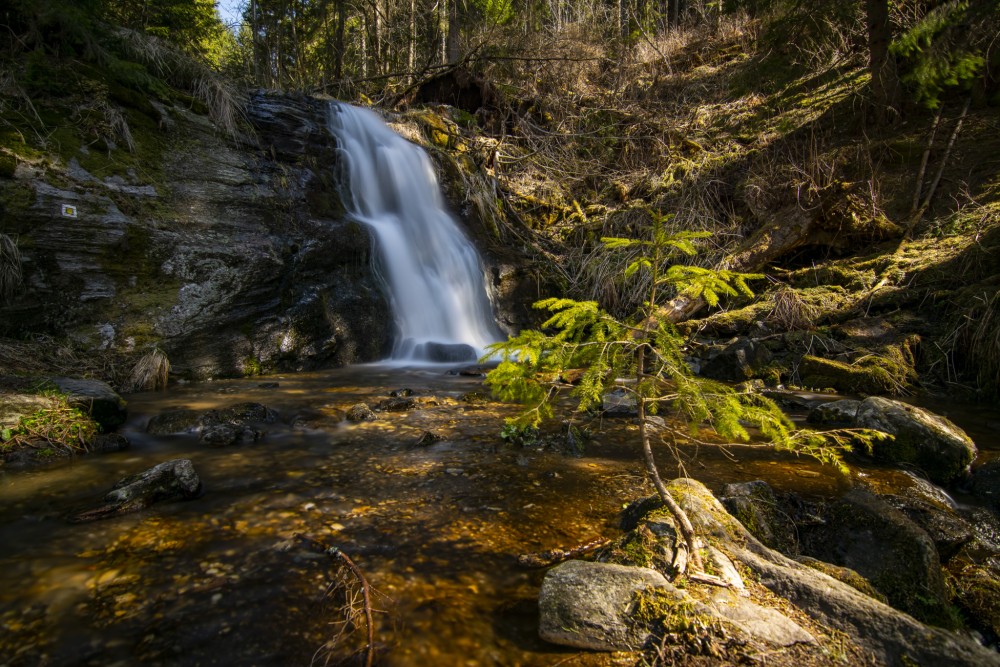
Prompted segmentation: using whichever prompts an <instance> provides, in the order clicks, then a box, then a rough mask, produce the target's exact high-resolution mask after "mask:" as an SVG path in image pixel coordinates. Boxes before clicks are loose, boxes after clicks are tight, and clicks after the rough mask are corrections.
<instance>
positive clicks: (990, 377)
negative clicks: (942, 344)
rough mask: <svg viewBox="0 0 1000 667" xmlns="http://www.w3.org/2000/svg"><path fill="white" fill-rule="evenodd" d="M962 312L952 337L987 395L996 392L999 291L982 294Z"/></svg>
mask: <svg viewBox="0 0 1000 667" xmlns="http://www.w3.org/2000/svg"><path fill="white" fill-rule="evenodd" d="M973 304H974V305H973V306H971V307H970V308H969V309H968V310H967V311H966V312H965V313H963V316H962V319H963V322H962V324H961V325H960V326H959V327H958V328H957V330H956V335H955V336H954V337H953V341H954V343H955V347H954V350H953V354H954V351H956V350H961V351H962V353H961V356H962V358H963V359H964V361H965V363H964V365H965V367H966V368H967V370H968V372H969V373H970V374H971V375H975V377H976V380H977V384H978V385H979V387H981V388H983V389H984V390H986V391H987V392H989V393H997V392H1000V291H992V292H990V291H984V292H983V293H982V294H981V295H979V296H977V297H975V298H974V299H973Z"/></svg>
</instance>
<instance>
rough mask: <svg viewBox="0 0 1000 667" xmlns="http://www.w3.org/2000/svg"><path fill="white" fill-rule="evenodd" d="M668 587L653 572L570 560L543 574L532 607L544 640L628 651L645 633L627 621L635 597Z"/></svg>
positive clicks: (642, 641)
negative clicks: (538, 615)
mask: <svg viewBox="0 0 1000 667" xmlns="http://www.w3.org/2000/svg"><path fill="white" fill-rule="evenodd" d="M649 588H662V589H664V590H666V589H668V588H670V589H672V588H673V587H672V586H670V584H669V583H668V582H667V580H666V578H664V576H663V575H662V574H660V573H659V572H657V571H656V570H651V569H649V568H641V567H628V566H624V565H611V564H607V563H589V562H585V561H579V560H573V561H569V562H566V563H563V564H562V565H559V566H557V567H554V568H552V569H551V570H549V572H548V574H547V575H546V576H545V581H544V582H543V583H542V590H541V593H540V594H539V599H538V606H539V609H540V611H541V621H540V627H539V635H540V636H541V638H542V639H544V640H545V641H549V642H552V643H554V644H562V645H565V646H575V647H577V648H584V649H592V650H597V651H617V650H634V649H638V648H640V647H641V646H642V645H643V643H645V641H646V639H648V638H649V631H648V630H643V629H641V628H637V627H635V625H634V624H632V623H631V622H630V615H631V611H632V606H633V602H634V599H635V596H636V594H637V593H639V592H642V591H645V590H647V589H649Z"/></svg>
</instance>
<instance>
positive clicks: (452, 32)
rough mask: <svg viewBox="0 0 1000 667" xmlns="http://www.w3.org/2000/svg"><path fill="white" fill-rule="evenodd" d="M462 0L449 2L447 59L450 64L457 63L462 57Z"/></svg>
mask: <svg viewBox="0 0 1000 667" xmlns="http://www.w3.org/2000/svg"><path fill="white" fill-rule="evenodd" d="M461 3H462V0H450V1H449V3H448V42H447V60H448V63H449V64H454V63H457V62H458V61H459V60H460V59H461V58H462V46H461V41H460V40H461V36H462V11H461Z"/></svg>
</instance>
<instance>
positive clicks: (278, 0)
mask: <svg viewBox="0 0 1000 667" xmlns="http://www.w3.org/2000/svg"><path fill="white" fill-rule="evenodd" d="M241 9H242V22H241V23H240V24H239V25H236V26H231V28H232V30H228V29H227V27H226V26H225V25H224V24H223V22H222V20H221V19H220V17H219V15H218V12H217V10H216V7H215V4H214V2H213V1H212V0H162V1H157V2H149V1H148V0H51V1H49V2H43V3H39V2H35V1H34V0H9V1H8V3H7V7H6V8H5V9H3V10H0V15H2V17H3V23H4V24H5V25H6V27H7V28H8V30H7V31H6V32H7V35H6V39H7V40H8V53H11V52H17V51H33V50H38V49H43V50H44V51H45V52H47V53H50V54H52V55H55V56H65V57H84V58H90V59H94V58H100V57H102V54H103V53H106V49H107V48H108V46H109V44H111V43H112V42H113V41H114V39H115V36H116V35H118V36H119V37H120V31H121V29H123V28H124V29H126V30H128V31H135V32H137V33H142V34H145V35H149V36H153V37H157V38H160V39H162V40H165V41H168V42H170V43H171V44H173V45H174V46H176V47H178V48H180V49H181V50H183V51H184V52H185V53H186V54H188V55H190V56H193V57H196V58H198V59H200V60H202V61H204V62H206V63H208V64H210V65H211V66H212V67H213V68H215V69H217V70H219V71H223V72H225V73H226V74H227V75H228V76H230V77H232V78H234V79H237V80H239V81H242V82H243V83H245V84H247V85H251V86H255V87H266V88H277V89H294V90H313V91H318V90H322V91H325V92H330V93H334V94H339V95H341V96H348V97H350V96H353V95H356V94H359V93H364V94H366V95H368V96H370V97H376V98H384V97H385V98H387V99H398V96H399V94H401V93H404V92H406V90H408V89H409V87H410V86H411V85H412V84H413V83H414V81H419V80H421V79H423V78H426V77H428V76H430V75H432V74H433V73H434V72H435V71H438V70H440V69H443V68H447V67H448V66H451V65H455V64H457V63H462V64H464V65H466V66H469V67H470V68H471V69H474V70H477V71H483V70H487V69H489V68H493V69H498V70H511V69H517V70H518V73H519V74H520V75H521V76H530V72H531V68H532V67H540V66H545V64H546V63H552V62H557V61H559V60H560V59H564V60H565V59H569V60H585V59H588V58H590V59H596V60H600V61H602V62H606V63H607V64H608V66H614V64H615V63H621V62H624V61H627V60H629V59H630V58H634V53H635V51H636V49H643V48H645V49H654V50H656V49H658V48H661V46H660V42H661V41H662V39H663V38H664V36H665V35H669V34H670V33H671V32H672V31H676V30H682V29H690V28H692V27H698V26H700V27H704V28H707V29H710V30H718V29H720V28H721V26H722V22H723V21H724V20H726V19H728V18H732V17H736V16H743V17H745V18H746V19H748V20H750V21H755V22H756V23H755V26H756V27H755V28H754V29H755V30H759V31H760V33H761V39H763V40H764V42H766V43H767V44H769V45H770V47H771V48H772V49H775V50H778V51H780V52H783V53H785V54H786V55H787V57H788V58H790V59H792V60H796V61H799V62H801V63H802V64H814V63H815V62H817V61H822V60H828V61H829V60H835V59H851V58H857V59H862V60H865V61H867V62H868V64H869V67H870V70H871V74H872V92H873V97H874V98H875V100H876V102H877V103H878V104H880V105H882V106H884V107H888V108H890V109H896V108H897V107H898V105H899V104H900V103H902V102H905V101H907V100H915V101H918V102H920V103H923V104H926V105H928V106H931V107H935V106H936V105H937V104H938V102H939V100H940V99H941V97H942V96H948V95H952V94H955V93H956V92H961V91H966V90H969V89H971V88H975V87H979V88H980V89H982V90H985V89H988V90H991V91H992V90H995V87H996V74H997V70H998V67H1000V56H998V55H997V49H996V48H995V45H993V44H992V42H993V40H994V39H995V36H996V34H997V33H998V32H1000V3H998V2H997V0H979V1H978V2H970V1H967V0H944V1H941V0H905V1H900V2H896V1H890V0H864V1H861V0H856V1H853V2H824V3H815V2H806V1H805V0H727V1H725V2H719V1H710V0H659V1H658V2H652V1H650V0H612V1H605V2H597V1H594V0H549V1H547V2H539V1H537V0H433V1H432V0H409V1H408V2H403V1H400V0H364V1H362V0H355V1H349V0H245V2H244V3H243V4H242V7H241ZM991 47H992V51H991ZM119 55H122V54H121V53H120V51H119ZM387 93H388V95H389V97H386V94H387ZM889 115H892V112H891V111H890V112H889Z"/></svg>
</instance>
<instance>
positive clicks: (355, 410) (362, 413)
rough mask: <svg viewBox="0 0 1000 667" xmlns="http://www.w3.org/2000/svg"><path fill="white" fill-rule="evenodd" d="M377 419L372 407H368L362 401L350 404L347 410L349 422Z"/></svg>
mask: <svg viewBox="0 0 1000 667" xmlns="http://www.w3.org/2000/svg"><path fill="white" fill-rule="evenodd" d="M376 419H378V417H377V416H376V415H375V413H374V412H372V409H371V408H369V407H368V406H367V405H365V404H364V403H358V404H357V405H352V406H351V407H350V408H348V410H347V421H351V422H369V421H374V420H376Z"/></svg>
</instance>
